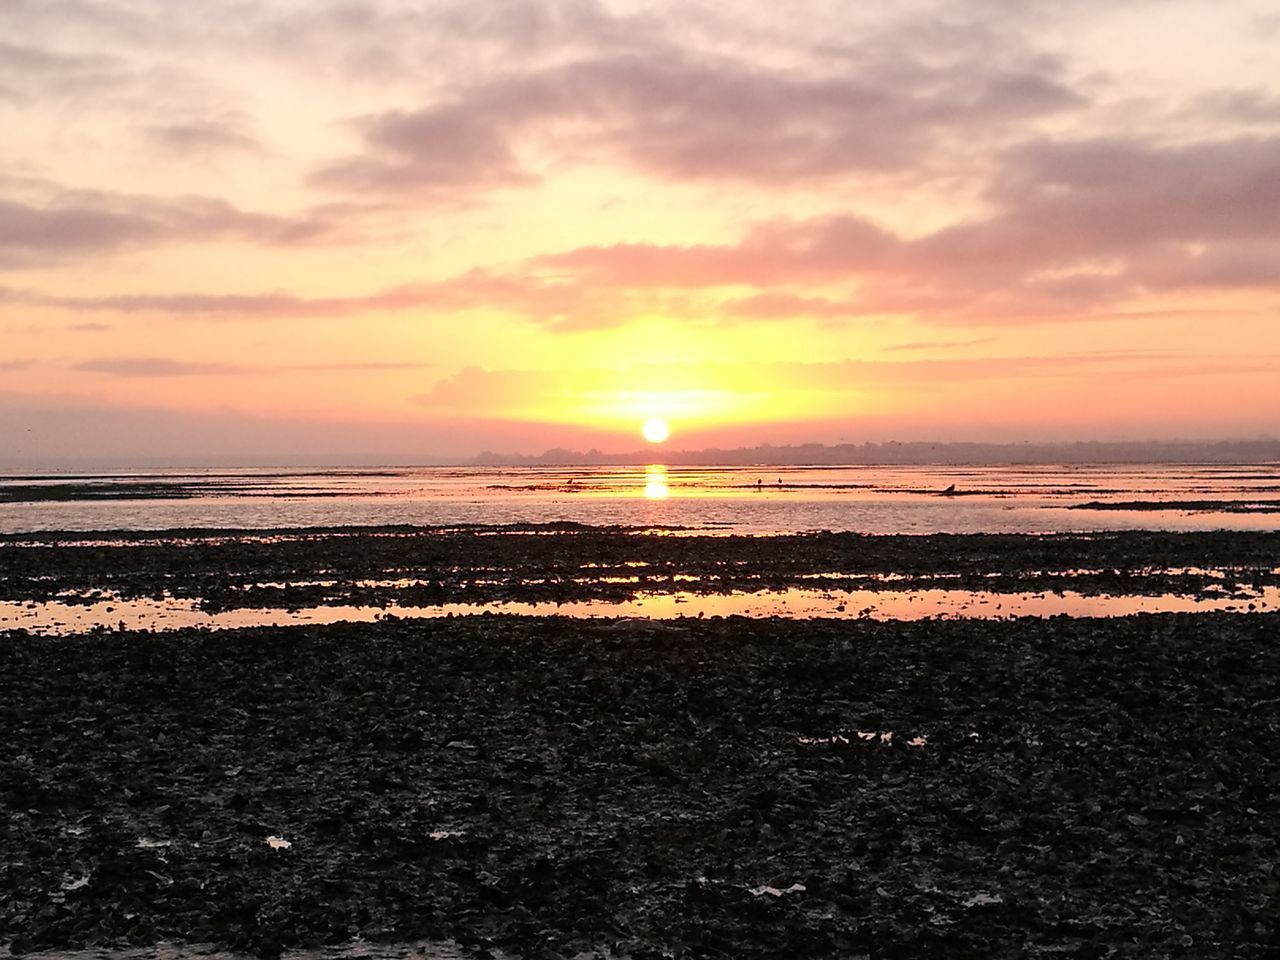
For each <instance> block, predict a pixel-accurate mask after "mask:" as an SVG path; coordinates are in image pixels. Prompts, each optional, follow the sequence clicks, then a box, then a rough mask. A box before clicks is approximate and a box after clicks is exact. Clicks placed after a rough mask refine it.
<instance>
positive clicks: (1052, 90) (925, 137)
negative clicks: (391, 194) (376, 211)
mask: <svg viewBox="0 0 1280 960" xmlns="http://www.w3.org/2000/svg"><path fill="white" fill-rule="evenodd" d="M1082 102H1083V101H1082V99H1081V97H1080V96H1079V95H1078V94H1076V93H1074V92H1073V91H1072V90H1070V89H1069V88H1068V87H1067V86H1065V85H1064V84H1063V82H1062V81H1061V80H1060V79H1058V78H1057V77H1053V76H1048V75H1045V74H1040V73H1035V72H1031V71H1029V70H1026V69H1007V68H1005V67H1003V66H1001V65H999V64H990V63H983V62H977V61H975V62H969V63H966V64H964V65H963V66H962V67H959V66H953V67H951V68H949V69H946V70H941V69H935V68H932V67H929V66H926V65H924V64H920V63H914V64H913V63H910V62H896V63H893V64H891V65H887V66H885V68H884V72H883V73H877V71H876V70H875V69H872V68H871V67H868V66H867V65H864V64H857V63H851V64H844V65H843V69H841V70H840V71H838V72H832V71H825V72H822V73H815V72H813V71H812V70H811V69H809V70H806V69H800V68H781V67H769V66H764V65H761V64H758V63H754V62H746V61H739V60H735V59H732V58H726V57H724V56H720V57H711V56H709V55H706V54H701V53H693V52H691V51H688V50H684V49H681V48H679V47H676V46H672V47H669V48H668V49H666V50H665V51H663V53H662V54H661V55H658V56H655V55H653V54H652V52H649V51H646V52H644V53H633V52H627V51H622V52H618V53H615V54H613V55H610V56H604V57H600V56H595V57H592V58H586V59H578V60H576V61H574V62H571V63H566V64H558V65H554V66H549V67H542V68H538V69H534V70H529V71H525V72H515V73H513V74H512V75H508V76H504V77H499V78H497V79H492V80H490V81H488V82H482V83H476V84H473V85H471V86H469V87H466V88H463V89H461V90H458V91H456V92H455V93H453V94H452V95H449V96H446V97H443V98H442V99H438V100H437V101H435V102H434V103H432V104H430V105H428V106H426V107H423V108H421V109H418V110H396V111H390V112H387V113H383V114H378V115H374V116H370V117H366V118H364V119H363V120H362V121H360V122H359V124H358V128H359V129H360V130H361V133H362V136H363V141H364V149H363V151H362V152H361V153H360V154H358V155H356V156H353V157H349V158H347V159H345V160H343V161H340V162H338V163H336V164H333V165H330V166H329V167H327V168H325V169H323V170H321V171H320V172H319V173H318V174H317V180H318V181H319V182H320V183H322V184H324V185H327V186H338V187H345V188H350V189H371V190H391V191H402V190H404V189H405V188H407V187H414V188H418V189H421V190H422V191H424V192H426V193H429V194H431V195H433V196H434V197H435V198H436V199H441V200H448V199H455V200H456V199H458V198H459V197H460V196H464V195H469V194H470V193H472V192H475V191H484V190H489V189H493V188H495V187H505V186H516V185H522V184H529V183H534V182H537V172H536V170H535V169H533V167H532V165H531V162H530V161H528V160H526V159H525V158H524V156H523V155H524V154H525V153H528V152H530V151H532V150H535V149H541V150H546V149H550V148H552V147H553V144H554V145H555V146H554V149H556V150H559V151H560V152H561V153H563V154H564V156H565V157H573V158H578V159H581V158H584V157H592V158H596V159H609V160H614V161H620V162H622V163H625V164H628V165H630V166H632V167H634V168H636V169H638V170H640V171H642V172H644V173H646V174H648V175H650V176H653V177H658V178H662V179H676V180H693V181H699V180H705V181H711V180H730V181H734V180H736V181H743V182H748V183H752V184H756V185H761V186H785V185H790V184H794V183H798V182H803V183H805V184H811V183H813V182H814V181H815V180H821V179H827V178H832V177H839V176H844V175H848V174H851V173H857V172H866V171H872V172H879V173H885V172H891V171H895V170H897V169H899V168H901V167H902V166H904V165H907V164H911V163H916V162H919V161H920V160H921V159H922V158H923V157H925V156H926V155H927V153H928V151H929V150H930V149H931V148H932V147H934V146H936V144H937V143H938V142H939V138H941V137H944V136H945V135H948V134H953V133H955V132H956V131H960V130H964V131H965V132H966V136H968V137H973V136H978V135H981V134H982V133H983V132H984V131H987V130H990V129H992V128H993V127H999V126H1000V125H1003V124H1007V123H1010V122H1018V121H1024V120H1027V119H1029V118H1034V117H1038V116H1043V115H1046V114H1050V113H1053V112H1056V111H1060V110H1062V109H1065V108H1068V107H1073V106H1079V105H1081V104H1082Z"/></svg>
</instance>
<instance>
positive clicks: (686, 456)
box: [464, 439, 1280, 467]
mask: <svg viewBox="0 0 1280 960" xmlns="http://www.w3.org/2000/svg"><path fill="white" fill-rule="evenodd" d="M1272 460H1275V461H1280V440H1274V439H1262V440H1213V441H1196V440H1186V441H1182V440H1142V441H1101V440H1099V441H1079V442H1075V443H1029V442H1028V443H942V442H937V443H933V442H923V441H914V442H901V443H900V442H897V441H889V442H886V443H862V444H857V443H840V444H833V445H826V444H821V443H804V444H798V445H795V446H772V445H770V444H763V445H761V446H758V447H738V448H736V449H732V450H723V449H720V448H717V447H709V448H706V449H702V450H670V449H667V448H663V447H650V448H647V449H644V450H633V451H631V452H629V453H603V452H601V451H599V450H588V451H586V452H585V453H582V452H579V451H576V450H564V449H559V448H557V449H553V450H548V451H546V452H545V453H541V454H536V455H521V454H503V453H492V452H489V451H486V452H484V453H482V454H480V455H479V456H477V457H475V458H473V459H471V460H468V461H464V463H465V464H467V465H470V466H495V467H496V466H620V465H625V464H636V463H664V464H667V465H683V466H692V465H699V466H711V465H714V466H751V465H757V464H758V465H761V466H765V465H768V466H799V465H814V466H845V465H852V466H858V465H862V464H866V465H911V464H954V465H965V464H970V465H972V464H1009V463H1015V464H1016V463H1025V464H1058V463H1079V464H1085V463H1260V462H1267V461H1272Z"/></svg>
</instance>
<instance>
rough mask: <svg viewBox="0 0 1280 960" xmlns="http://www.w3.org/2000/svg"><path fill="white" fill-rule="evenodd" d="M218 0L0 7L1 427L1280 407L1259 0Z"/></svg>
mask: <svg viewBox="0 0 1280 960" xmlns="http://www.w3.org/2000/svg"><path fill="white" fill-rule="evenodd" d="M222 7H223V5H222V4H220V3H210V4H170V3H162V2H159V0H99V2H97V3H94V4H84V3H80V2H72V0H44V2H39V3H31V2H19V3H5V4H0V31H2V35H3V36H5V37H7V38H11V39H10V40H9V41H8V44H9V46H10V49H9V51H8V52H7V53H5V54H4V55H3V56H0V122H2V123H3V128H4V130H5V150H4V157H3V159H0V451H3V453H0V461H2V462H3V463H7V464H11V465H15V466H16V465H22V464H43V463H75V462H80V461H81V460H84V461H85V462H88V461H90V460H92V459H93V458H95V457H97V458H101V457H106V456H108V455H117V454H118V455H119V456H120V457H121V458H123V459H124V460H126V461H130V462H132V460H134V459H136V460H137V461H138V462H140V463H145V462H151V460H154V459H157V458H164V459H165V461H166V462H169V461H175V462H187V461H190V462H193V463H194V462H204V461H206V460H208V461H210V462H214V461H218V462H221V461H222V460H230V461H234V462H246V461H252V462H266V463H271V462H275V461H276V460H277V459H280V458H285V459H288V458H293V459H300V460H304V461H307V462H311V460H308V458H312V459H314V457H316V456H324V457H331V458H334V459H335V460H336V462H346V460H345V459H344V458H351V457H354V458H356V459H362V460H365V461H370V462H379V463H380V462H389V461H395V462H404V461H409V462H422V461H430V460H433V459H449V458H454V459H457V458H464V459H465V458H468V457H473V456H475V455H476V454H478V453H480V452H481V451H484V450H489V451H499V452H505V453H521V454H538V453H541V452H542V451H544V450H547V449H550V448H561V449H565V450H570V451H575V450H576V451H583V450H587V449H591V448H595V449H598V450H601V451H605V452H629V451H634V450H636V448H637V447H641V446H643V444H642V443H641V441H640V439H639V438H638V437H637V436H636V425H637V424H638V423H645V424H646V426H645V428H644V432H643V438H644V440H646V441H648V442H649V443H660V442H663V441H664V440H666V436H665V434H664V435H663V436H657V433H659V432H660V431H658V430H657V429H656V427H655V428H654V429H653V430H652V431H651V430H650V429H649V424H656V423H660V422H670V423H675V424H677V428H678V436H677V439H678V441H679V444H680V445H681V446H682V447H687V448H688V449H699V448H708V447H722V448H731V447H734V446H755V445H759V444H764V443H770V444H787V443H805V442H818V443H839V442H855V443H862V442H866V441H876V442H878V441H885V440H895V439H897V440H944V441H946V440H1007V441H1018V440H1022V439H1033V440H1045V439H1091V438H1098V439H1133V438H1146V437H1152V438H1172V437H1197V438H1200V437H1203V438H1215V437H1248V436H1256V435H1258V434H1266V433H1271V432H1275V431H1276V429H1277V425H1276V421H1275V413H1274V412H1275V411H1276V410H1277V409H1280V376H1278V375H1277V371H1278V370H1280V326H1277V324H1276V316H1277V310H1278V309H1280V242H1278V241H1277V237H1280V176H1277V171H1278V170H1280V81H1278V80H1277V74H1276V71H1275V69H1274V68H1275V63H1274V51H1275V49H1276V45H1277V44H1280V19H1278V18H1277V17H1276V15H1275V10H1274V4H1270V3H1267V2H1263V0H1245V2H1242V3H1239V4H1231V5H1223V4H1211V3H1209V2H1208V0H1172V2H1171V0H1143V2H1139V3H1137V4H1130V5H1119V6H1108V5H1097V4H1060V5H1055V4H1035V3H1025V4H1000V5H994V6H993V5H991V4H987V3H974V2H971V0H909V2H906V3H903V4H894V5H891V6H890V7H888V8H885V10H883V11H879V12H876V11H873V10H872V9H871V8H869V7H866V6H865V5H859V4H846V3H825V2H823V3H815V4H814V5H812V7H811V8H807V9H806V15H805V16H803V17H797V16H795V15H794V11H793V10H791V9H789V8H788V7H786V6H785V5H776V4H759V3H747V2H737V0H731V2H726V3H723V4H715V5H711V6H706V7H702V6H698V7H696V8H694V7H690V6H689V5H687V4H682V3H677V2H674V0H673V2H669V3H667V2H662V3H640V2H638V0H500V2H495V4H492V5H491V4H488V3H480V4H477V3H474V2H472V0H424V2H413V3H409V2H402V0H359V2H356V3H353V4H341V5H331V4H299V3H294V2H287V0H266V2H263V3H260V4H254V5H252V6H251V7H244V8H241V7H237V8H236V12H235V15H234V16H229V15H228V14H227V10H226V9H222ZM1139 35H1140V36H1141V37H1143V42H1142V44H1141V45H1140V47H1134V46H1131V45H1129V44H1126V43H1124V42H1122V40H1121V39H1120V38H1123V37H1134V36H1139ZM833 37H839V38H840V41H839V43H837V44H833V43H832V40H831V38H833ZM149 458H150V459H149Z"/></svg>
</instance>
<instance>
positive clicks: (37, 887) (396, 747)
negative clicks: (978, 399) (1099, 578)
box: [0, 551, 1280, 958]
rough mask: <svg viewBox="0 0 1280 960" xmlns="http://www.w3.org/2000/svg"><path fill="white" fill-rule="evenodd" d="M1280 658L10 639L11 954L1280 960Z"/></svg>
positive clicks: (854, 626)
mask: <svg viewBox="0 0 1280 960" xmlns="http://www.w3.org/2000/svg"><path fill="white" fill-rule="evenodd" d="M125 552H126V553H127V551H125ZM1278 636H1280V617H1278V616H1275V615H1212V614H1201V615H1151V616H1135V617H1127V618H1119V619H1112V620H1087V619H1066V618H1056V619H1049V620H1016V621H1007V622H974V621H963V620H959V621H948V622H918V623H871V622H858V621H829V620H811V621H801V622H795V621H782V620H758V619H750V620H749V619H740V618H728V619H719V618H708V619H704V620H685V621H677V622H667V623H659V622H653V621H644V620H629V621H584V620H567V619H559V618H516V617H494V616H485V617H472V618H459V619H446V620H428V621H417V622H408V621H404V622H395V621H383V622H379V623H376V624H363V625H358V626H357V625H343V624H338V625H334V626H330V627H323V628H316V627H308V628H290V629H271V628H263V629H252V630H240V631H222V632H213V633H210V632H198V631H186V632H180V633H175V634H168V635H163V636H161V635H150V634H136V633H135V634H130V633H103V634H100V635H95V636H91V637H88V638H83V639H76V640H68V639H53V638H40V637H33V636H28V635H26V634H21V633H10V634H5V635H0V738H2V740H3V743H4V744H5V750H4V751H3V753H2V754H0V799H2V802H3V804H4V807H5V810H6V817H5V821H4V825H3V830H2V831H0V888H2V889H3V890H4V891H6V892H5V896H4V897H3V899H2V900H0V943H8V944H9V946H10V949H12V950H14V951H16V952H21V951H28V950H40V949H55V948H56V949H69V948H74V947H77V946H83V945H88V944H95V945H96V944H114V945H119V946H127V945H148V944H154V943H158V942H162V941H176V942H189V943H197V942H199V943H212V944H217V945H221V946H223V947H229V948H233V949H236V950H242V951H252V952H255V953H258V954H261V955H273V954H276V953H278V952H279V951H280V950H281V949H282V948H286V947H293V946H310V945H319V944H324V943H345V942H348V941H350V940H352V939H353V938H356V937H363V938H365V939H366V940H370V941H375V942H376V941H386V942H398V943H405V942H413V941H415V940H417V939H419V938H422V939H431V940H439V939H452V940H454V941H456V942H458V943H460V944H462V945H463V947H464V948H465V949H466V950H467V951H471V952H474V954H475V955H476V956H484V955H485V952H486V951H498V950H501V951H504V952H506V953H510V954H515V955H517V956H526V957H572V956H575V955H577V954H580V953H584V952H585V953H586V954H587V955H589V956H590V955H601V956H605V955H621V956H632V957H637V958H648V957H655V958H656V957H659V956H680V957H721V956H728V957H746V958H752V957H761V958H763V957H779V956H788V957H874V958H890V957H895V958H896V957H901V958H906V957H920V956H955V957H975V956H984V957H1037V956H1043V957H1077V958H1084V957H1157V956H1159V957H1165V956H1169V957H1178V956H1186V957H1197V958H1214V957H1223V958H1226V957H1245V958H1248V957H1260V958H1261V957H1269V956H1275V955H1276V953H1275V951H1277V950H1278V949H1280V919H1278V917H1280V913H1278V912H1277V910H1276V903H1277V902H1280V900H1278V898H1277V894H1278V893H1280V875H1278V873H1277V866H1278V863H1280V851H1278V850H1277V836H1278V831H1277V829H1276V824H1277V823H1280V765H1278V763H1277V760H1276V748H1275V744H1276V742H1277V735H1278V734H1280V681H1278V680H1277V677H1280V645H1278V644H1277V642H1276V640H1277V637H1278Z"/></svg>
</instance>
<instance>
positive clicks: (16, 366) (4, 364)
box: [0, 360, 35, 373]
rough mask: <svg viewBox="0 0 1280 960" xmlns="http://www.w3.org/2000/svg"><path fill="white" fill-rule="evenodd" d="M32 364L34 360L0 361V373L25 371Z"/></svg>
mask: <svg viewBox="0 0 1280 960" xmlns="http://www.w3.org/2000/svg"><path fill="white" fill-rule="evenodd" d="M34 363H35V361H34V360H0V373H3V372H5V371H7V370H25V369H27V368H28V367H30V366H32V365H33V364H34Z"/></svg>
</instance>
